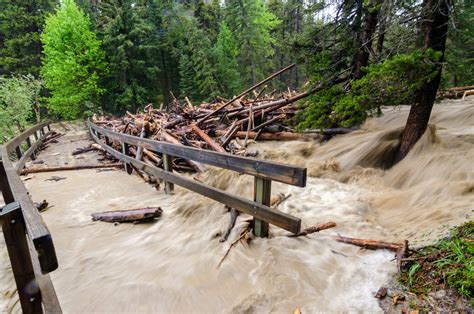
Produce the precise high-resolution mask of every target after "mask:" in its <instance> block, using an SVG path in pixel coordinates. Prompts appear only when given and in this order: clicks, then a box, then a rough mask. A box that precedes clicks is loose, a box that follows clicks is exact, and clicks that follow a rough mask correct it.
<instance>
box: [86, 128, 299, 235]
mask: <svg viewBox="0 0 474 314" xmlns="http://www.w3.org/2000/svg"><path fill="white" fill-rule="evenodd" d="M91 136H92V138H93V139H94V140H95V141H96V142H97V143H99V144H100V145H101V146H102V147H103V148H104V149H105V150H106V151H107V152H108V153H109V154H111V155H113V156H114V157H116V158H117V159H120V160H122V161H124V162H128V163H131V164H133V165H134V166H135V167H136V168H137V169H139V170H142V171H145V172H147V173H148V174H150V175H153V176H155V177H157V178H160V179H162V180H164V181H168V182H171V183H174V184H177V185H179V186H182V187H184V188H186V189H188V190H191V191H193V192H196V193H199V194H201V195H204V196H206V197H208V198H210V199H213V200H215V201H218V202H220V203H223V204H225V205H227V206H229V207H232V208H235V209H237V210H239V211H241V212H244V213H246V214H249V215H252V216H254V217H255V218H257V219H260V220H263V221H266V222H269V223H271V224H272V225H275V226H278V227H280V228H282V229H285V230H288V231H290V232H292V233H298V232H299V231H300V228H301V219H299V218H297V217H294V216H292V215H289V214H286V213H283V212H280V211H278V210H275V209H273V208H270V207H268V206H265V205H262V204H258V203H256V202H253V201H250V200H247V199H245V198H243V197H239V196H234V195H232V194H230V193H227V192H225V191H222V190H219V189H216V188H213V187H209V186H206V185H204V184H202V183H199V182H197V181H193V180H189V179H186V178H184V177H181V176H179V175H176V174H173V173H171V172H168V171H165V170H163V169H159V168H156V167H153V166H150V165H148V164H146V163H144V162H142V161H138V160H136V159H134V158H132V157H129V156H126V155H124V154H122V153H120V152H118V151H116V150H115V149H113V148H111V147H109V146H107V145H105V144H104V143H103V142H101V141H100V140H99V139H98V138H97V136H96V135H95V134H94V133H93V132H91ZM109 136H110V135H109ZM135 145H136V144H135Z"/></svg>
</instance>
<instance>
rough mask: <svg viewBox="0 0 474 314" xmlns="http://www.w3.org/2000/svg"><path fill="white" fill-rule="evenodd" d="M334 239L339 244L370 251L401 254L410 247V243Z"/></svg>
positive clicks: (345, 238)
mask: <svg viewBox="0 0 474 314" xmlns="http://www.w3.org/2000/svg"><path fill="white" fill-rule="evenodd" d="M334 239H335V240H336V241H338V242H342V243H347V244H352V245H356V246H360V247H362V248H364V249H368V250H379V249H382V250H390V251H393V252H396V253H397V252H399V251H400V250H401V249H405V247H407V246H408V241H407V242H406V243H393V242H383V241H377V240H366V239H355V238H348V237H341V236H335V237H334Z"/></svg>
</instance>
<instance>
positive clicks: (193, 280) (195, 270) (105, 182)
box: [0, 101, 474, 313]
mask: <svg viewBox="0 0 474 314" xmlns="http://www.w3.org/2000/svg"><path fill="white" fill-rule="evenodd" d="M473 107H474V106H473V104H472V101H471V102H470V103H469V102H463V103H459V104H457V103H450V104H446V105H445V106H436V107H435V108H434V111H433V118H432V120H431V122H430V123H432V126H431V127H430V129H429V130H428V131H427V133H426V134H425V135H424V137H423V138H422V139H421V140H420V141H419V143H418V144H417V145H416V146H415V147H414V149H413V150H412V151H411V152H410V154H409V155H408V156H407V158H405V159H404V160H403V161H402V162H401V163H399V164H398V165H395V166H394V167H392V168H389V165H390V160H391V158H392V154H393V151H394V148H396V146H397V145H398V138H399V135H400V132H401V130H402V127H403V124H404V123H405V121H406V116H407V110H406V108H401V109H397V110H390V111H387V112H386V114H385V115H384V116H383V117H381V118H378V119H373V120H370V121H368V122H367V123H366V124H365V125H364V127H363V128H362V130H361V131H357V132H354V133H352V134H347V135H344V136H340V137H337V138H335V139H333V140H331V141H329V142H328V143H325V144H322V145H320V144H318V143H313V142H287V143H285V144H282V143H281V142H278V143H274V142H266V143H258V144H256V145H255V146H254V148H256V149H257V150H258V151H259V152H260V154H261V157H264V158H267V159H273V160H277V161H282V162H284V163H287V164H293V165H301V166H306V167H308V170H309V178H308V182H307V187H305V188H298V187H292V186H287V185H283V184H279V183H273V184H272V194H276V193H285V194H291V197H290V198H289V199H288V200H286V201H285V202H284V203H282V204H281V205H280V206H279V210H281V211H283V212H286V213H290V214H292V215H295V216H297V217H300V218H301V219H302V223H303V227H307V226H310V225H313V224H316V223H322V222H328V221H335V222H336V223H337V227H336V228H334V229H329V230H325V231H323V232H321V233H320V234H313V235H310V236H308V237H301V238H289V237H287V235H288V233H287V232H286V231H284V230H282V229H279V228H277V227H272V228H271V230H270V231H271V237H270V238H269V239H255V238H254V239H252V241H250V243H239V244H237V245H236V246H235V247H234V248H232V249H231V251H230V254H229V255H228V256H227V258H226V259H225V260H224V262H223V263H222V265H221V266H220V267H219V268H218V267H217V265H218V264H219V261H220V260H221V258H222V257H223V256H224V254H225V252H226V250H227V249H228V248H229V246H230V244H231V243H232V242H233V241H234V240H235V239H237V238H238V236H239V234H240V232H241V231H242V230H243V229H244V228H245V227H246V226H247V222H246V220H247V219H248V218H249V216H246V215H240V216H239V217H238V220H237V223H236V226H235V228H234V229H233V231H232V233H231V234H230V237H229V240H228V241H227V242H226V243H221V242H219V239H220V238H221V236H222V234H223V233H224V232H225V230H226V228H227V225H228V220H229V214H228V213H227V210H226V209H225V207H224V206H223V205H222V204H219V203H216V202H214V201H211V200H209V199H207V198H205V197H202V196H200V195H198V194H195V193H192V192H189V191H187V190H185V189H181V188H179V187H176V191H175V194H174V195H172V196H168V195H165V194H164V193H163V191H161V190H160V191H156V190H155V189H154V188H152V187H151V186H149V185H146V184H144V183H143V182H142V181H141V180H140V179H139V178H137V177H135V176H128V175H126V174H125V173H124V172H123V171H109V172H100V173H98V172H96V171H94V170H83V171H74V172H63V173H58V174H55V175H58V176H61V177H66V178H67V179H66V180H62V181H59V182H54V181H44V180H45V179H47V178H49V177H50V176H51V174H36V175H35V176H34V179H32V180H29V181H26V184H27V187H28V189H29V190H30V191H31V194H32V196H33V199H34V200H35V201H37V200H42V199H44V198H46V199H47V200H48V201H49V202H50V203H51V204H52V205H54V206H53V207H51V208H50V209H48V210H47V211H46V212H44V213H43V214H42V215H43V217H44V219H45V221H46V222H47V224H48V226H49V228H50V230H51V232H52V234H53V237H54V241H55V245H56V249H57V254H58V259H59V265H60V267H59V269H58V270H57V271H55V272H53V273H52V274H51V277H52V280H53V283H54V284H55V287H56V290H57V293H58V296H59V299H60V302H61V305H62V307H63V310H64V311H65V312H67V313H74V312H200V313H202V312H230V313H242V312H245V313H257V312H282V313H289V312H292V311H293V310H294V309H295V308H301V309H302V311H303V312H317V311H329V312H335V311H347V310H348V309H350V310H351V311H365V312H380V311H381V309H380V308H379V306H378V304H377V301H376V299H375V298H374V297H373V294H374V293H375V292H376V291H377V290H378V288H380V286H381V285H383V284H385V283H386V282H387V281H388V280H389V278H390V276H391V275H392V274H393V273H394V272H395V263H394V262H393V261H392V259H393V253H390V252H386V251H366V250H360V249H359V248H357V247H354V246H350V245H346V244H342V243H338V242H335V241H334V240H333V239H332V237H331V236H332V235H336V234H341V235H345V236H351V237H360V238H370V239H383V240H402V239H408V240H410V241H411V242H413V241H415V243H417V244H422V243H427V242H430V241H432V240H433V239H435V238H436V237H437V236H438V235H439V234H444V233H445V232H446V230H447V226H450V225H454V224H458V223H461V222H463V221H465V220H467V219H469V215H472V205H471V204H472V203H473V200H474V199H473V190H474V178H473V169H472V161H473V158H472V157H473V155H472V153H473V150H472V148H473V145H474V144H473V143H474V140H473V132H472V129H473V127H472V121H473V119H472V116H473V112H474V109H473ZM196 179H197V180H199V181H202V182H205V183H206V184H208V185H212V186H214V187H217V188H220V189H223V190H226V191H228V192H230V193H233V194H237V195H240V196H243V197H246V198H249V199H250V198H251V197H252V191H253V180H252V177H251V176H247V175H239V174H238V173H235V172H231V171H226V170H222V169H216V168H213V167H208V169H207V170H206V171H205V172H204V173H201V174H199V175H197V176H196ZM143 206H160V207H162V209H163V211H164V213H163V217H162V218H160V220H158V221H157V222H156V223H153V224H143V225H130V224H120V225H118V226H114V225H113V224H108V223H103V222H92V221H91V218H90V214H91V213H93V212H99V211H106V210H119V209H130V208H138V207H143ZM438 228H440V229H439V230H438ZM2 249H3V247H1V244H0V251H1V250H2ZM5 260H7V259H6V256H3V255H0V261H1V262H2V265H4V263H3V262H4V261H5ZM2 271H4V270H3V269H1V270H0V272H2ZM0 276H1V277H0V279H1V280H2V283H1V285H0V287H1V288H2V290H3V289H6V291H7V292H6V293H4V294H3V299H4V300H5V302H3V303H2V302H0V310H6V311H13V312H18V311H19V306H18V303H16V304H15V303H14V301H13V300H14V297H12V294H13V293H14V292H15V291H14V284H12V282H11V279H10V282H9V283H8V280H9V279H8V278H11V277H8V276H6V275H4V274H3V273H0ZM4 279H5V283H4V282H3V281H4ZM0 301H1V300H0ZM2 306H3V308H2Z"/></svg>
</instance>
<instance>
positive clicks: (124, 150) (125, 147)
mask: <svg viewBox="0 0 474 314" xmlns="http://www.w3.org/2000/svg"><path fill="white" fill-rule="evenodd" d="M128 148H129V145H128V144H127V143H125V142H122V153H123V154H124V155H127V156H128V155H130V152H129V149H128ZM124 166H125V170H126V171H127V173H128V174H132V167H131V166H130V165H129V164H128V163H127V162H124Z"/></svg>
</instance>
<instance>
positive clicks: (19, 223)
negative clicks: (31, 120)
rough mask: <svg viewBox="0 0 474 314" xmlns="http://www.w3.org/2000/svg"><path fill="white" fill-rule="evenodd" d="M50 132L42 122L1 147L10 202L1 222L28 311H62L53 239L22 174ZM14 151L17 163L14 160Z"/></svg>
mask: <svg viewBox="0 0 474 314" xmlns="http://www.w3.org/2000/svg"><path fill="white" fill-rule="evenodd" d="M50 132H51V129H50V126H49V124H48V123H42V124H38V125H36V126H34V127H32V128H30V129H28V130H26V131H25V132H23V133H21V134H20V135H18V136H17V137H15V138H14V139H13V140H11V141H10V142H8V143H7V144H5V145H2V146H0V188H1V190H2V195H3V200H4V202H5V204H6V205H5V206H4V207H0V224H1V226H2V230H3V235H4V237H5V243H6V246H7V249H8V254H9V257H10V262H11V265H12V271H13V275H14V278H15V282H16V286H17V290H18V295H19V298H20V303H21V307H22V311H23V312H24V313H42V312H43V311H44V312H47V313H60V312H61V307H60V305H59V302H58V299H57V296H56V292H55V290H54V287H53V284H52V283H51V279H50V277H49V275H48V273H49V272H52V271H53V270H55V269H57V268H58V261H57V258H56V252H55V249H54V244H53V240H52V237H51V234H50V232H49V230H48V228H47V227H46V224H45V223H44V221H43V218H42V217H41V215H40V213H39V212H38V210H37V208H36V206H35V205H34V204H33V201H32V200H31V198H30V195H29V192H28V191H27V189H26V187H25V185H24V184H23V181H22V180H21V179H20V177H19V175H18V174H19V173H20V171H21V169H22V168H23V167H24V165H25V163H26V161H27V159H28V158H30V157H31V158H34V155H35V153H36V151H37V149H38V148H39V146H40V145H41V143H42V142H43V141H44V139H45V138H46V136H47V135H48V134H49V133H50ZM32 136H33V137H34V139H33V141H32V138H31V137H32ZM25 142H26V147H27V149H26V150H25V152H22V146H24V145H22V144H23V143H25ZM13 153H16V157H17V162H16V164H13V162H12V161H11V160H10V155H11V154H13Z"/></svg>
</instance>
